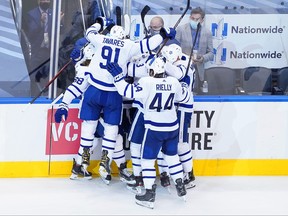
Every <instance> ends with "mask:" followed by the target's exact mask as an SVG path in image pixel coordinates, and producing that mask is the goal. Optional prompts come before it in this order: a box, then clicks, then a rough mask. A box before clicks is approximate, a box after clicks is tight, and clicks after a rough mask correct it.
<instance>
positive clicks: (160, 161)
mask: <svg viewBox="0 0 288 216" xmlns="http://www.w3.org/2000/svg"><path fill="white" fill-rule="evenodd" d="M157 165H158V170H159V174H160V183H161V186H162V187H168V186H170V176H169V168H168V165H167V163H166V161H165V160H164V157H163V152H162V151H159V153H158V156H157Z"/></svg>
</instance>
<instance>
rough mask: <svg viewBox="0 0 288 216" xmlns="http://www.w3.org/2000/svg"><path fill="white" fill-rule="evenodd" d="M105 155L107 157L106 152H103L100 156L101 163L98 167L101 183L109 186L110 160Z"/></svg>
mask: <svg viewBox="0 0 288 216" xmlns="http://www.w3.org/2000/svg"><path fill="white" fill-rule="evenodd" d="M107 155H108V151H107V150H103V151H102V156H101V162H100V166H99V174H100V177H101V179H102V180H103V182H104V183H105V184H107V185H109V183H110V181H111V179H112V177H111V170H110V164H109V161H110V159H109V157H108V156H107Z"/></svg>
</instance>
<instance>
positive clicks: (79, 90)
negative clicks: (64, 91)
mask: <svg viewBox="0 0 288 216" xmlns="http://www.w3.org/2000/svg"><path fill="white" fill-rule="evenodd" d="M71 86H73V87H74V88H75V89H76V90H77V91H78V92H79V93H80V94H83V91H81V89H79V87H78V86H76V85H75V84H73V83H72V84H71Z"/></svg>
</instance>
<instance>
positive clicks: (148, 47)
mask: <svg viewBox="0 0 288 216" xmlns="http://www.w3.org/2000/svg"><path fill="white" fill-rule="evenodd" d="M149 41H150V40H149V38H147V40H146V45H147V49H148V51H151V49H150V46H149Z"/></svg>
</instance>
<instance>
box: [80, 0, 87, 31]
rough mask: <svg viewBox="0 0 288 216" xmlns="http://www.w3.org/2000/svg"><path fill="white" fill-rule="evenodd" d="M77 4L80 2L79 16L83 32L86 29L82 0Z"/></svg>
mask: <svg viewBox="0 0 288 216" xmlns="http://www.w3.org/2000/svg"><path fill="white" fill-rule="evenodd" d="M79 4H80V10H81V16H82V23H83V29H84V32H85V31H86V25H85V18H84V11H83V4H82V0H79Z"/></svg>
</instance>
